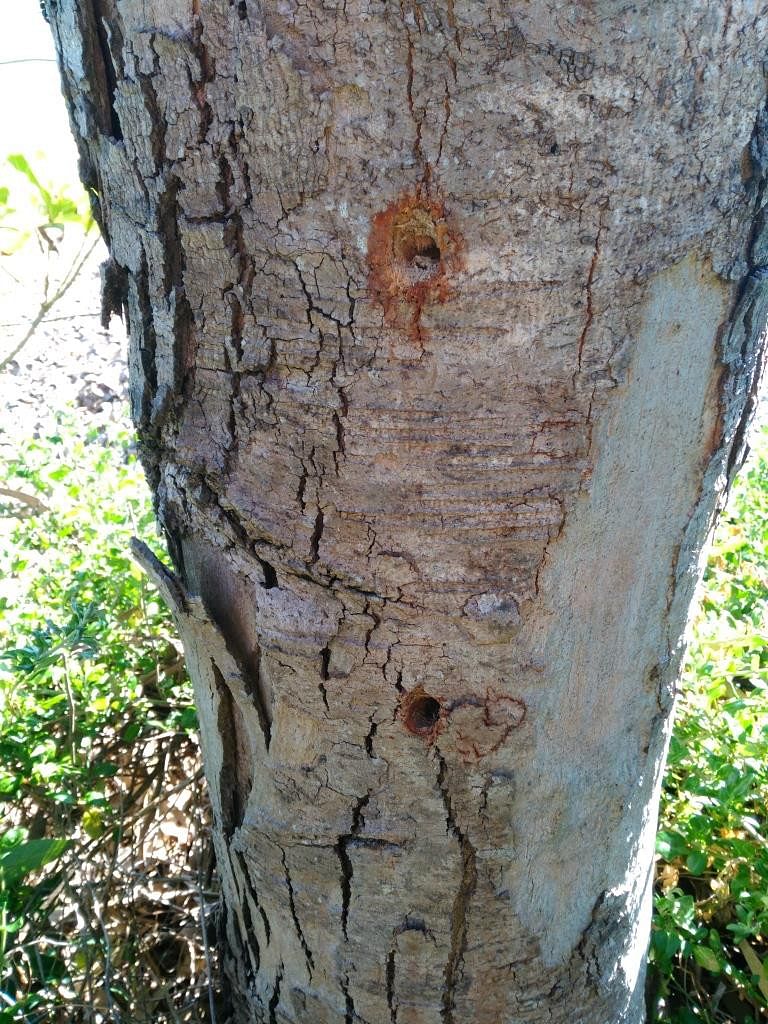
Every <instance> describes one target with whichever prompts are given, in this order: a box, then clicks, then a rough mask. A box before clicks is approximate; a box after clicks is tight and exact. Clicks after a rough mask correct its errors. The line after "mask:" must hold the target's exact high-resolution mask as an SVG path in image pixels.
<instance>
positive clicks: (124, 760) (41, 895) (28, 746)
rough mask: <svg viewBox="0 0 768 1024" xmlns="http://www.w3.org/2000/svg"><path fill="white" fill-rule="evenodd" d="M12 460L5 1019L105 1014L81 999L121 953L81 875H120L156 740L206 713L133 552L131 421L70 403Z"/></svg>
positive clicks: (6, 514) (0, 705) (5, 553)
mask: <svg viewBox="0 0 768 1024" xmlns="http://www.w3.org/2000/svg"><path fill="white" fill-rule="evenodd" d="M0 470H1V472H0V476H1V477H2V480H1V481H0V483H1V486H0V502H2V507H0V512H1V513H2V514H3V518H0V552H2V554H1V555H0V557H1V558H2V564H3V565H4V566H5V567H6V572H5V574H4V576H3V578H2V579H1V580H0V642H1V643H2V648H3V653H2V655H0V801H2V802H3V810H4V819H5V821H6V828H5V833H4V835H2V836H0V1024H5V1022H6V1021H8V1022H10V1021H21V1020H26V1021H31V1022H40V1024H43V1022H44V1021H48V1020H51V1019H54V1013H55V1014H56V1017H55V1019H67V1020H72V1021H74V1020H80V1019H83V1020H86V1019H88V1020H90V1019H91V1017H90V1016H88V1015H87V1014H86V1013H85V1012H83V1015H82V1016H78V1012H79V1011H77V1010H76V1007H77V1005H79V1003H82V1004H83V1005H86V1004H87V1003H88V1002H89V1001H90V999H91V997H90V995H88V992H87V985H88V984H90V982H87V977H88V976H91V977H96V980H97V983H98V979H99V976H101V978H102V981H101V983H100V984H102V985H103V984H107V982H105V981H104V980H103V979H104V978H107V979H109V978H110V976H111V975H110V970H111V971H112V974H114V973H115V968H114V966H112V965H108V964H106V966H105V963H106V961H107V960H108V959H109V958H110V957H113V958H114V953H113V952H112V950H111V949H110V948H108V946H109V944H108V943H107V942H106V938H105V935H101V934H99V932H98V931H97V932H96V934H94V930H93V929H92V928H77V927H74V926H73V922H74V921H76V920H78V919H85V918H86V917H87V916H88V907H87V906H86V907H78V903H77V900H78V896H77V895H76V894H74V893H75V890H76V889H77V880H78V879H81V880H82V877H83V865H88V864H94V863H97V862H99V861H100V862H101V868H100V871H101V872H103V874H104V875H105V876H106V875H108V874H110V873H111V874H113V875H114V873H115V871H116V862H115V858H116V856H117V851H118V844H119V841H120V839H121V838H122V837H123V836H124V834H126V832H127V828H128V826H127V823H126V822H127V816H128V815H129V814H130V813H133V814H134V815H135V813H136V809H137V806H138V805H137V802H136V801H137V799H138V797H137V796H136V793H137V790H141V787H142V786H143V785H144V781H143V776H142V775H141V771H142V769H143V767H144V764H145V762H147V760H148V756H147V754H146V751H147V750H148V745H150V744H153V745H154V746H153V749H155V750H156V749H160V747H161V745H162V742H166V741H168V740H169V738H170V740H172V741H173V742H174V743H176V744H177V746H176V748H175V749H177V750H178V749H180V748H179V747H178V742H182V743H183V742H184V741H185V737H186V734H187V732H188V731H189V730H191V729H193V728H194V726H195V714H194V710H193V708H192V704H191V695H190V692H189V688H188V683H187V681H186V677H185V676H184V672H183V660H182V658H181V654H180V651H179V648H178V646H177V641H176V640H175V639H174V633H173V628H172V623H171V620H170V618H169V615H168V613H167V611H166V610H165V608H164V607H163V606H162V605H161V604H160V602H159V599H158V598H157V596H156V594H155V592H154V591H153V590H152V588H151V587H149V586H148V585H147V584H146V582H145V579H144V576H143V573H142V572H141V570H139V568H138V567H137V566H136V565H135V564H134V563H133V562H132V560H131V558H130V556H129V553H128V543H129V539H130V537H131V536H132V535H138V536H140V537H142V539H144V540H145V541H147V542H148V543H154V545H155V547H156V546H157V541H156V539H155V540H154V541H153V540H152V537H153V534H154V525H153V516H152V511H151V508H150V506H149V501H148V496H147V493H146V486H145V484H144V480H143V475H142V472H141V469H140V467H139V466H138V464H137V461H136V459H135V457H134V455H133V453H132V452H131V449H130V442H129V436H128V434H127V432H126V430H125V428H120V427H116V426H114V425H111V424H110V425H104V426H100V427H98V428H91V429H86V428H84V427H83V426H82V425H79V424H78V423H77V422H76V421H75V420H74V418H71V417H69V416H67V415H62V416H60V417H59V418H58V422H57V427H56V429H55V430H54V431H51V432H49V433H48V436H45V437H42V438H40V439H38V440H31V441H29V442H27V443H26V444H25V446H24V448H23V450H22V451H20V452H18V453H16V454H15V455H14V456H13V457H11V458H8V459H6V461H5V464H4V465H2V466H1V467H0ZM131 780H133V781H134V784H133V785H132V782H131ZM136 780H138V782H136ZM142 792H143V790H142ZM9 826H10V827H9ZM89 884H90V883H89ZM80 898H82V896H81V897H80ZM92 903H93V901H92ZM91 909H92V908H91ZM104 931H105V934H106V927H105V929H104ZM121 955H125V956H131V957H133V958H134V959H135V951H134V952H132V953H125V954H121ZM98 964H100V965H101V966H100V967H98V966H97V965H98ZM113 987H114V991H111V990H110V991H109V993H108V997H109V999H111V1000H115V1001H118V1002H119V1000H120V998H123V999H124V1000H125V996H124V994H123V995H122V996H121V990H120V986H119V984H118V981H117V979H115V980H114V982H113ZM62 1008H66V1010H64V1009H62ZM62 1013H64V1016H63V1017H62V1016H61V1014H62ZM132 1019H139V1018H138V1016H137V1017H136V1018H132ZM157 1019H158V1020H159V1019H162V1018H161V1017H160V1016H159V1015H158V1017H157Z"/></svg>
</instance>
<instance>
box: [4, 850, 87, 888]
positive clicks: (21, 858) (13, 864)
mask: <svg viewBox="0 0 768 1024" xmlns="http://www.w3.org/2000/svg"><path fill="white" fill-rule="evenodd" d="M69 845H70V840H69V839H28V840H27V841H26V842H24V843H19V844H18V846H13V847H11V849H10V850H7V851H6V852H5V853H3V854H0V878H2V880H3V881H4V883H5V884H6V885H9V884H13V883H14V882H18V881H19V880H20V879H22V878H23V877H24V875H27V874H29V872H30V871H39V869H40V868H42V867H44V866H45V865H46V864H49V863H50V862H51V861H52V860H56V858H57V857H60V856H61V855H62V853H63V852H64V851H65V850H66V849H67V847H68V846H69Z"/></svg>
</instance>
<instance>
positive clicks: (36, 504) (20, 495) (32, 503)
mask: <svg viewBox="0 0 768 1024" xmlns="http://www.w3.org/2000/svg"><path fill="white" fill-rule="evenodd" d="M0 497H3V498H13V500H14V501H20V502H21V503H22V505H28V506H29V508H31V509H33V510H34V511H35V512H49V511H50V509H49V508H48V506H47V505H46V504H45V502H43V501H40V499H39V498H37V497H35V495H34V494H27V493H26V491H17V490H15V489H14V488H13V487H0Z"/></svg>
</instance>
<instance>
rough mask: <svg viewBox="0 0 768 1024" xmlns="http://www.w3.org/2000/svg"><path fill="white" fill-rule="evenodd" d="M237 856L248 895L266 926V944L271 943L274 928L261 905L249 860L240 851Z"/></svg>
mask: <svg viewBox="0 0 768 1024" xmlns="http://www.w3.org/2000/svg"><path fill="white" fill-rule="evenodd" d="M236 856H237V858H238V860H239V862H240V868H241V870H242V873H243V882H244V884H245V886H246V889H247V890H248V896H250V898H251V901H252V902H253V905H254V906H255V907H256V909H257V910H258V912H259V915H260V917H261V923H262V925H263V926H264V937H265V939H266V944H267V945H269V943H270V938H271V935H272V929H271V928H270V926H269V918H268V917H267V915H266V912H265V910H264V907H263V906H262V905H261V900H260V899H259V894H258V892H257V891H256V887H255V886H254V884H253V882H252V881H251V873H250V871H249V870H248V861H247V860H246V859H245V857H244V855H243V854H242V853H241V852H240V851H238V852H237V854H236Z"/></svg>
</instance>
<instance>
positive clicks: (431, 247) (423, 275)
mask: <svg viewBox="0 0 768 1024" xmlns="http://www.w3.org/2000/svg"><path fill="white" fill-rule="evenodd" d="M392 249H393V252H394V254H395V259H396V260H397V262H398V263H399V264H400V267H401V268H402V269H403V270H404V271H405V273H406V274H407V276H408V277H410V278H412V279H414V278H415V279H420V280H425V279H427V278H430V277H433V276H434V275H435V274H437V272H438V271H439V270H440V260H441V259H442V255H443V254H442V252H441V251H440V245H439V243H438V240H437V225H436V223H435V220H434V218H433V217H432V215H431V213H430V212H429V210H425V209H423V208H420V207H416V208H415V209H412V210H409V211H408V213H407V215H406V216H404V217H402V218H400V219H399V220H397V221H396V222H395V224H394V228H393V231H392Z"/></svg>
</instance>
